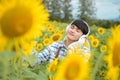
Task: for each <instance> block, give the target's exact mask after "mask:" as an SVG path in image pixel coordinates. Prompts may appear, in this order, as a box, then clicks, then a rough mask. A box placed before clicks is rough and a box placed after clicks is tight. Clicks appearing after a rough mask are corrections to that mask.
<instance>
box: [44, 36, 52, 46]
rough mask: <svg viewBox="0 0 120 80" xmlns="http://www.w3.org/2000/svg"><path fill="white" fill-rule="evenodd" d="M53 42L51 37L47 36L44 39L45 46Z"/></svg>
mask: <svg viewBox="0 0 120 80" xmlns="http://www.w3.org/2000/svg"><path fill="white" fill-rule="evenodd" d="M50 43H51V41H50V39H49V38H45V39H44V41H43V44H44V46H48V45H49V44H50Z"/></svg>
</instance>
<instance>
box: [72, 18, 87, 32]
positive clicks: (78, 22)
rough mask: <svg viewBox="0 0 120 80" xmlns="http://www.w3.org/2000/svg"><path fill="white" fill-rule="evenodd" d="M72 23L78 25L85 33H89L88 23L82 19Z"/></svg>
mask: <svg viewBox="0 0 120 80" xmlns="http://www.w3.org/2000/svg"><path fill="white" fill-rule="evenodd" d="M71 25H75V26H77V27H78V29H80V30H81V31H82V32H83V34H87V33H88V27H89V26H88V24H87V23H86V22H84V21H82V20H75V21H73V22H72V23H71Z"/></svg>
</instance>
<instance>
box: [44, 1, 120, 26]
mask: <svg viewBox="0 0 120 80" xmlns="http://www.w3.org/2000/svg"><path fill="white" fill-rule="evenodd" d="M44 4H45V6H46V8H47V10H48V11H49V13H50V15H51V16H50V20H56V21H61V22H70V21H72V20H73V19H83V20H85V21H87V22H88V23H89V24H90V25H91V24H95V25H99V26H103V27H105V28H108V27H111V26H113V25H115V24H119V23H120V0H44Z"/></svg>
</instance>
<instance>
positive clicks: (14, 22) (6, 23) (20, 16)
mask: <svg viewBox="0 0 120 80" xmlns="http://www.w3.org/2000/svg"><path fill="white" fill-rule="evenodd" d="M32 22H33V16H32V13H31V11H30V9H28V8H25V7H15V8H13V9H10V10H8V11H6V12H5V13H4V15H3V16H2V18H1V29H2V33H3V34H4V35H5V36H7V37H10V38H13V37H18V36H21V35H24V34H25V33H26V32H27V31H29V30H30V29H31V27H32Z"/></svg>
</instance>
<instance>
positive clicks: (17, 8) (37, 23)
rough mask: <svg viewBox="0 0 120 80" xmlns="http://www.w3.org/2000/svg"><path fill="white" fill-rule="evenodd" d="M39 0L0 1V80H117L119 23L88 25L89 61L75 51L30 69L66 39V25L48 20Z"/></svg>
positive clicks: (119, 69) (119, 70) (119, 78)
mask: <svg viewBox="0 0 120 80" xmlns="http://www.w3.org/2000/svg"><path fill="white" fill-rule="evenodd" d="M49 16H50V15H49V13H48V12H47V10H46V9H45V7H44V5H43V4H42V0H0V80H120V54H119V50H120V24H119V25H115V26H113V27H112V28H110V29H106V28H103V27H102V26H96V25H94V24H93V25H92V26H90V35H89V36H88V39H89V41H90V45H91V52H90V58H89V60H88V61H85V60H86V57H87V56H86V55H85V56H84V55H82V52H81V51H79V50H77V52H74V53H73V54H68V55H67V56H66V57H65V59H63V60H62V61H58V59H57V58H56V59H55V60H54V61H53V62H51V63H49V62H45V63H42V64H40V65H37V66H32V65H33V64H34V63H35V62H36V60H37V58H36V57H35V56H34V55H33V54H32V51H33V50H35V51H36V53H39V52H40V51H41V50H43V49H44V48H45V47H47V46H48V45H50V44H51V43H52V42H58V41H61V40H62V39H64V38H65V35H66V26H67V25H69V24H68V23H61V22H57V21H50V20H49Z"/></svg>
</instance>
